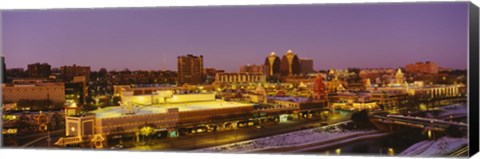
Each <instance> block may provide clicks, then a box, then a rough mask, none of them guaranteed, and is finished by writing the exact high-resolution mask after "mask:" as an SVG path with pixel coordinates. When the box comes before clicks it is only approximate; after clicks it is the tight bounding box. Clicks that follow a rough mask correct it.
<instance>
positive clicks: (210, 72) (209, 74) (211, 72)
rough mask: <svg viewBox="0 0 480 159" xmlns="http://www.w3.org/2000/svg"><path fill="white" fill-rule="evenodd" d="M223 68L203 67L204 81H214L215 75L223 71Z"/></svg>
mask: <svg viewBox="0 0 480 159" xmlns="http://www.w3.org/2000/svg"><path fill="white" fill-rule="evenodd" d="M223 72H225V71H224V70H217V69H215V68H205V82H206V83H213V82H215V76H216V75H217V73H223Z"/></svg>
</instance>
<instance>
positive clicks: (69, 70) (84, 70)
mask: <svg viewBox="0 0 480 159" xmlns="http://www.w3.org/2000/svg"><path fill="white" fill-rule="evenodd" d="M60 76H61V77H62V80H63V81H64V82H72V81H73V80H74V77H75V76H85V79H86V80H87V81H88V80H89V79H90V66H77V65H73V66H61V67H60Z"/></svg>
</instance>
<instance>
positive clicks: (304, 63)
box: [300, 58, 314, 74]
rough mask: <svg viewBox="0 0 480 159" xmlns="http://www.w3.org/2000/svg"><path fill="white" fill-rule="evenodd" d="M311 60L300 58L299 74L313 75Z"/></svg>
mask: <svg viewBox="0 0 480 159" xmlns="http://www.w3.org/2000/svg"><path fill="white" fill-rule="evenodd" d="M313 72H314V70H313V59H304V58H300V73H302V74H307V73H313Z"/></svg>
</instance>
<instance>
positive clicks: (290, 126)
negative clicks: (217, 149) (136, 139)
mask: <svg viewBox="0 0 480 159" xmlns="http://www.w3.org/2000/svg"><path fill="white" fill-rule="evenodd" d="M349 119H350V114H342V115H339V114H337V115H333V116H332V117H331V119H330V120H329V121H327V123H329V124H333V123H337V122H342V121H346V120H349ZM321 122H323V121H320V120H319V119H302V120H294V121H288V122H285V123H277V124H273V125H267V126H263V127H262V128H256V127H247V128H240V129H235V130H229V131H219V132H211V133H203V134H195V135H188V136H183V137H178V138H171V139H163V140H157V141H153V142H152V143H151V144H149V145H145V146H142V145H136V146H135V147H132V148H129V149H130V150H139V151H149V150H162V151H178V150H184V151H185V150H194V149H199V148H206V147H213V146H218V145H223V144H229V143H233V142H239V141H244V140H250V139H255V138H260V137H266V136H272V135H277V134H282V133H288V132H292V131H298V130H302V129H307V128H312V127H319V126H321ZM131 142H132V141H131ZM124 143H126V142H124ZM125 145H128V144H125Z"/></svg>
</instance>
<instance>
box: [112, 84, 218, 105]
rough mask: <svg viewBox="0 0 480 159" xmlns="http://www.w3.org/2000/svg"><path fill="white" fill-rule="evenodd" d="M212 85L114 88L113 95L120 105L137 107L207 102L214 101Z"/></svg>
mask: <svg viewBox="0 0 480 159" xmlns="http://www.w3.org/2000/svg"><path fill="white" fill-rule="evenodd" d="M214 90H215V87H214V86H212V85H203V86H180V87H132V86H130V85H128V86H114V95H115V96H117V97H119V98H120V101H121V103H123V104H125V103H129V102H130V103H133V104H138V105H150V104H162V103H181V102H195V101H197V102H198V101H209V100H214V99H215V93H213V91H214Z"/></svg>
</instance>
